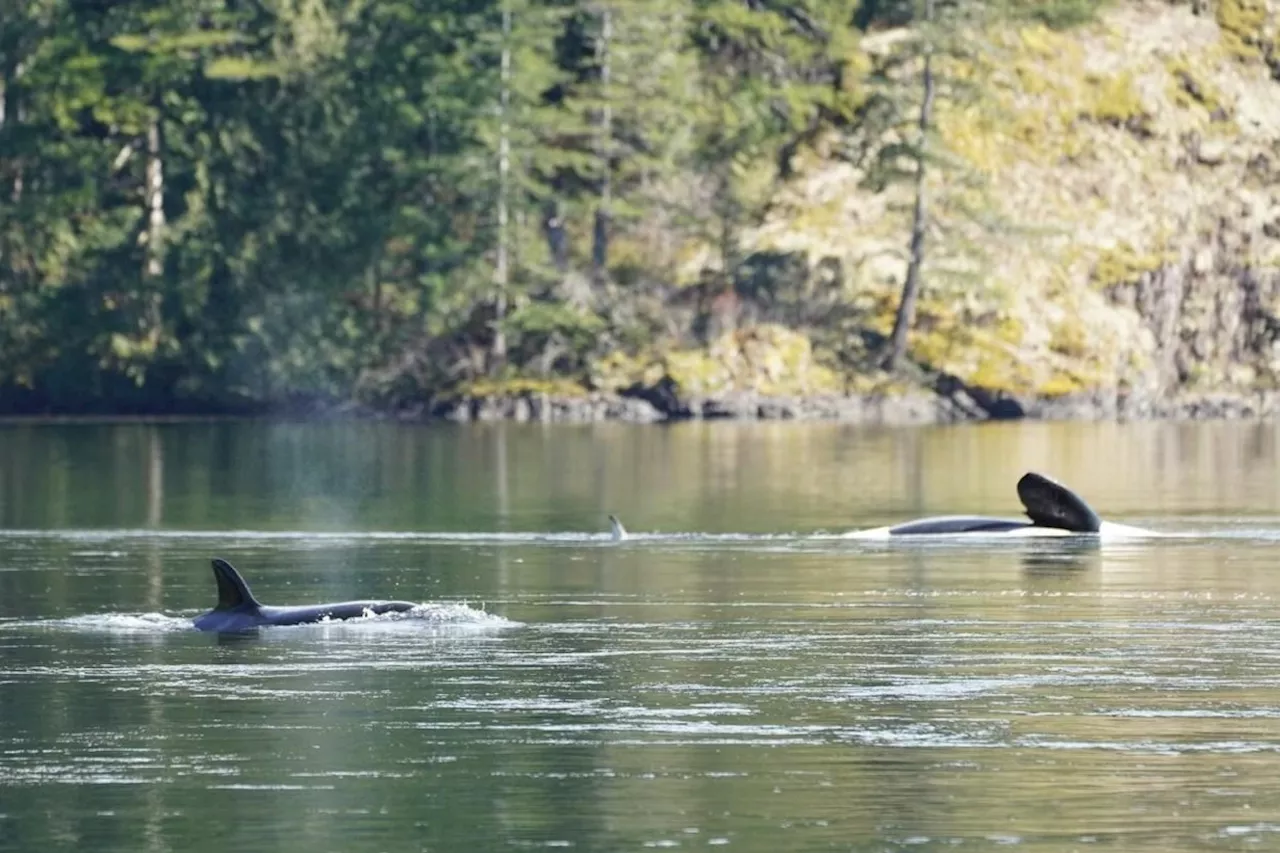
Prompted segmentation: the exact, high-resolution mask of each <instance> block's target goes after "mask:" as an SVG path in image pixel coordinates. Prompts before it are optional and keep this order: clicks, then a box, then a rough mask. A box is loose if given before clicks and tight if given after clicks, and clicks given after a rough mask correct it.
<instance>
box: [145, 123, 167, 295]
mask: <svg viewBox="0 0 1280 853" xmlns="http://www.w3.org/2000/svg"><path fill="white" fill-rule="evenodd" d="M147 210H148V217H147V265H146V272H147V275H148V276H158V275H160V274H161V273H162V272H164V256H163V253H164V228H165V218H164V161H163V159H162V157H161V150H160V118H159V116H157V117H155V118H153V119H152V120H151V124H149V125H148V126H147Z"/></svg>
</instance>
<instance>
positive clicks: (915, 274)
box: [884, 0, 933, 370]
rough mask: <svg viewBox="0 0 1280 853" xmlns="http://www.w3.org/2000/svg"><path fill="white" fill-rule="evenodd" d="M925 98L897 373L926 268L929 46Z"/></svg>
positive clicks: (929, 14)
mask: <svg viewBox="0 0 1280 853" xmlns="http://www.w3.org/2000/svg"><path fill="white" fill-rule="evenodd" d="M924 9H925V11H924V20H925V24H926V25H928V24H931V23H933V0H925V6H924ZM921 85H922V87H923V89H924V96H923V98H922V99H921V101H920V120H919V125H918V128H919V135H918V138H917V141H916V203H915V210H914V212H913V213H912V216H911V259H910V261H909V262H908V263H907V279H906V281H905V282H903V285H902V300H901V301H900V302H899V303H898V314H897V316H896V317H895V318H894V321H893V334H892V335H891V336H890V338H889V351H888V354H887V356H886V357H885V360H884V366H885V367H886V368H888V369H889V370H897V369H898V368H899V367H901V366H902V359H903V357H904V356H905V355H906V352H907V334H908V333H909V332H910V331H911V326H912V324H913V323H914V322H915V317H916V302H917V301H919V298H920V270H921V268H922V267H923V266H924V238H925V226H926V225H927V221H928V208H927V206H926V199H925V168H926V164H925V154H926V147H927V146H928V142H929V129H930V125H931V124H932V121H933V47H932V45H930V44H926V45H925V49H924V71H923V73H922V74H921Z"/></svg>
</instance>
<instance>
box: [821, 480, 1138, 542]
mask: <svg viewBox="0 0 1280 853" xmlns="http://www.w3.org/2000/svg"><path fill="white" fill-rule="evenodd" d="M1018 498H1019V500H1021V501H1022V506H1023V507H1024V509H1025V511H1026V513H1027V519H1021V518H993V517H990V516H985V515H940V516H933V517H930V518H919V519H916V520H915V521H907V522H903V523H902V524H895V525H893V526H892V527H876V528H872V529H870V530H858V531H854V532H851V533H845V534H844V536H845V537H847V538H856V539H880V538H885V537H889V536H942V535H956V534H977V535H998V536H1070V535H1073V534H1085V535H1095V536H1102V537H1107V536H1154V535H1156V534H1155V533H1153V532H1151V531H1148V530H1142V529H1140V528H1137V527H1128V526H1126V525H1123V524H1112V523H1110V522H1106V521H1103V520H1102V519H1101V518H1099V517H1098V514H1097V513H1096V512H1094V511H1093V508H1092V507H1090V506H1089V505H1088V504H1087V503H1085V501H1084V499H1083V498H1081V497H1080V496H1079V495H1077V494H1076V493H1075V492H1073V491H1071V490H1070V489H1068V488H1067V487H1066V486H1064V485H1062V484H1061V483H1059V482H1057V481H1056V480H1053V479H1051V478H1049V477H1046V476H1045V475H1043V474H1037V473H1036V472H1034V471H1028V472H1027V473H1026V474H1023V475H1022V478H1021V479H1020V480H1018Z"/></svg>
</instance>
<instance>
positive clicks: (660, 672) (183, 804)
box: [0, 423, 1280, 853]
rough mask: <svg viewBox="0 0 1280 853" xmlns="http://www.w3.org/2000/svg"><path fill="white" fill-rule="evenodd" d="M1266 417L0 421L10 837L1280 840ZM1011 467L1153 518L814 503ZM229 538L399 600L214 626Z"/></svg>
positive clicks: (1279, 506)
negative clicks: (1066, 527) (937, 532)
mask: <svg viewBox="0 0 1280 853" xmlns="http://www.w3.org/2000/svg"><path fill="white" fill-rule="evenodd" d="M1278 446H1280V427H1277V426H1274V425H1270V424H1266V425H1258V424H1200V425H1169V424H1163V425H1149V424H1133V425H1111V424H1108V425H1080V424H1074V425H1044V424H1031V425H987V426H979V427H955V428H944V429H932V428H931V429H911V430H874V429H859V428H850V427H837V426H826V425H798V424H764V425H759V424H757V425H743V424H703V425H698V424H689V425H681V426H677V427H673V428H663V427H628V426H620V425H609V426H602V427H582V428H576V427H556V428H541V427H514V426H508V427H495V428H485V427H469V428H465V429H464V428H455V427H431V428H423V427H411V426H396V425H371V424H342V425H299V424H264V423H214V424H210V423H188V424H163V425H147V424H98V425H93V424H77V425H44V426H26V425H18V426H14V425H9V426H0V850H3V851H47V850H77V851H105V850H113V851H114V850H120V851H126V850H127V851H170V850H172V851H215V850H216V851H226V850H236V851H305V853H320V851H343V852H344V853H345V851H416V850H429V851H455V850H457V851H463V850H509V849H531V848H532V849H541V848H571V849H578V850H592V851H595V850H600V851H621V850H645V849H652V848H677V849H682V850H694V849H707V848H717V849H718V848H725V849H728V850H736V851H759V853H772V851H785V850H856V851H864V850H865V851H882V850H953V849H961V850H969V849H975V850H981V849H993V848H1000V849H1004V848H1013V849H1018V850H1025V851H1066V850H1096V849H1109V850H1118V851H1171V850H1266V849H1280V621H1277V613H1278V612H1280V611H1278V608H1277V605H1278V604H1280V478H1277V476H1276V474H1277V467H1278V463H1280V451H1278ZM1027 469H1037V470H1041V471H1044V472H1046V473H1050V474H1053V475H1056V476H1058V477H1059V478H1061V479H1063V480H1064V481H1066V482H1067V483H1069V484H1070V485H1072V486H1073V487H1075V488H1076V489H1077V490H1078V491H1080V492H1081V493H1082V494H1083V495H1085V496H1086V498H1087V499H1088V500H1089V501H1090V502H1091V503H1092V504H1093V506H1094V507H1095V508H1096V509H1097V510H1099V512H1100V513H1102V514H1103V516H1104V517H1106V518H1108V519H1110V520H1113V521H1120V522H1124V523H1127V524H1135V525H1142V526H1145V527H1149V528H1153V529H1155V530H1158V531H1162V532H1167V533H1176V534H1180V535H1178V536H1173V537H1169V538H1161V539H1151V540H1141V541H1134V542H1127V543H1102V544H1098V543H1085V544H1081V543H1071V542H1063V541H1054V540H1046V541H1044V542H1040V543H1035V542H1028V541H1020V542H1002V543H992V542H983V543H961V544H956V543H950V544H948V543H937V542H935V543H932V544H926V545H921V544H902V543H894V544H892V545H890V544H887V543H875V542H865V541H863V542H858V541H850V540H841V539H836V538H832V537H831V536H830V534H832V533H837V532H842V531H846V530H850V529H854V528H858V527H869V526H875V525H880V524H884V523H888V522H893V521H899V520H903V519H906V518H910V517H914V516H917V515H921V514H931V513H949V512H984V513H986V512H989V513H997V514H1017V513H1018V511H1019V507H1018V503H1017V499H1016V496H1015V494H1014V488H1013V485H1014V482H1015V481H1016V479H1017V477H1018V476H1019V475H1020V474H1021V473H1022V472H1023V471H1024V470H1027ZM608 512H616V513H618V514H620V515H621V516H622V518H623V520H624V521H625V522H626V523H627V526H628V527H629V528H630V529H631V530H632V531H633V533H636V534H637V535H636V536H635V537H634V538H633V539H632V540H630V541H627V542H624V543H621V544H615V543H612V542H610V541H609V540H608V538H607V536H606V535H605V531H606V530H607V521H606V520H605V514H606V513H608ZM213 555H220V556H223V557H225V558H227V559H229V560H231V561H232V562H233V563H235V564H236V565H237V566H239V567H240V569H241V570H242V571H243V572H244V573H245V575H246V577H247V578H248V580H249V582H250V583H251V584H252V585H253V587H254V591H255V592H256V593H257V594H258V596H259V597H260V598H262V599H263V600H265V601H267V602H268V603H279V604H287V603H311V602H316V601H322V600H332V599H343V598H353V597H385V598H408V599H411V600H415V601H420V602H422V607H421V608H419V609H418V610H417V611H415V612H413V613H411V614H409V616H408V617H407V618H403V617H390V616H388V617H378V618H373V619H369V620H361V621H357V622H353V623H342V624H329V625H321V626H311V627H298V628H276V629H267V630H264V631H262V632H261V633H260V634H258V635H257V636H253V637H247V638H238V639H233V638H227V637H222V638H219V637H216V636H209V635H205V634H201V633H199V632H196V631H194V630H192V629H191V628H190V619H191V617H192V616H194V615H197V614H199V613H200V612H202V611H203V610H205V609H207V608H208V607H210V606H211V605H212V603H213V601H214V588H213V579H212V575H211V574H210V571H209V568H208V561H209V558H210V556H213Z"/></svg>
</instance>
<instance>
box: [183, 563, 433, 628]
mask: <svg viewBox="0 0 1280 853" xmlns="http://www.w3.org/2000/svg"><path fill="white" fill-rule="evenodd" d="M212 565H213V577H214V580H216V581H217V583H218V604H217V606H216V607H214V608H213V609H212V610H210V611H209V612H208V613H205V614H204V615H203V616H198V617H196V619H195V620H193V624H194V625H195V626H196V628H198V629H200V630H201V631H219V632H232V631H249V630H252V629H254V628H260V627H264V626H268V625H306V624H309V623H313V622H323V621H326V620H331V619H356V618H358V617H361V616H368V615H370V614H381V613H403V612H404V611H406V610H412V609H413V608H414V607H417V605H416V604H411V603H410V602H408V601H339V602H336V603H333V604H308V605H304V606H301V607H272V606H270V605H267V604H262V603H261V602H259V601H258V600H257V599H256V598H254V597H253V593H252V592H250V591H249V585H248V584H247V583H245V582H244V578H242V577H240V573H239V572H237V571H236V570H235V567H234V566H232V565H231V564H230V563H228V562H227V561H226V560H219V559H216V558H215V559H214V560H213V561H212Z"/></svg>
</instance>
